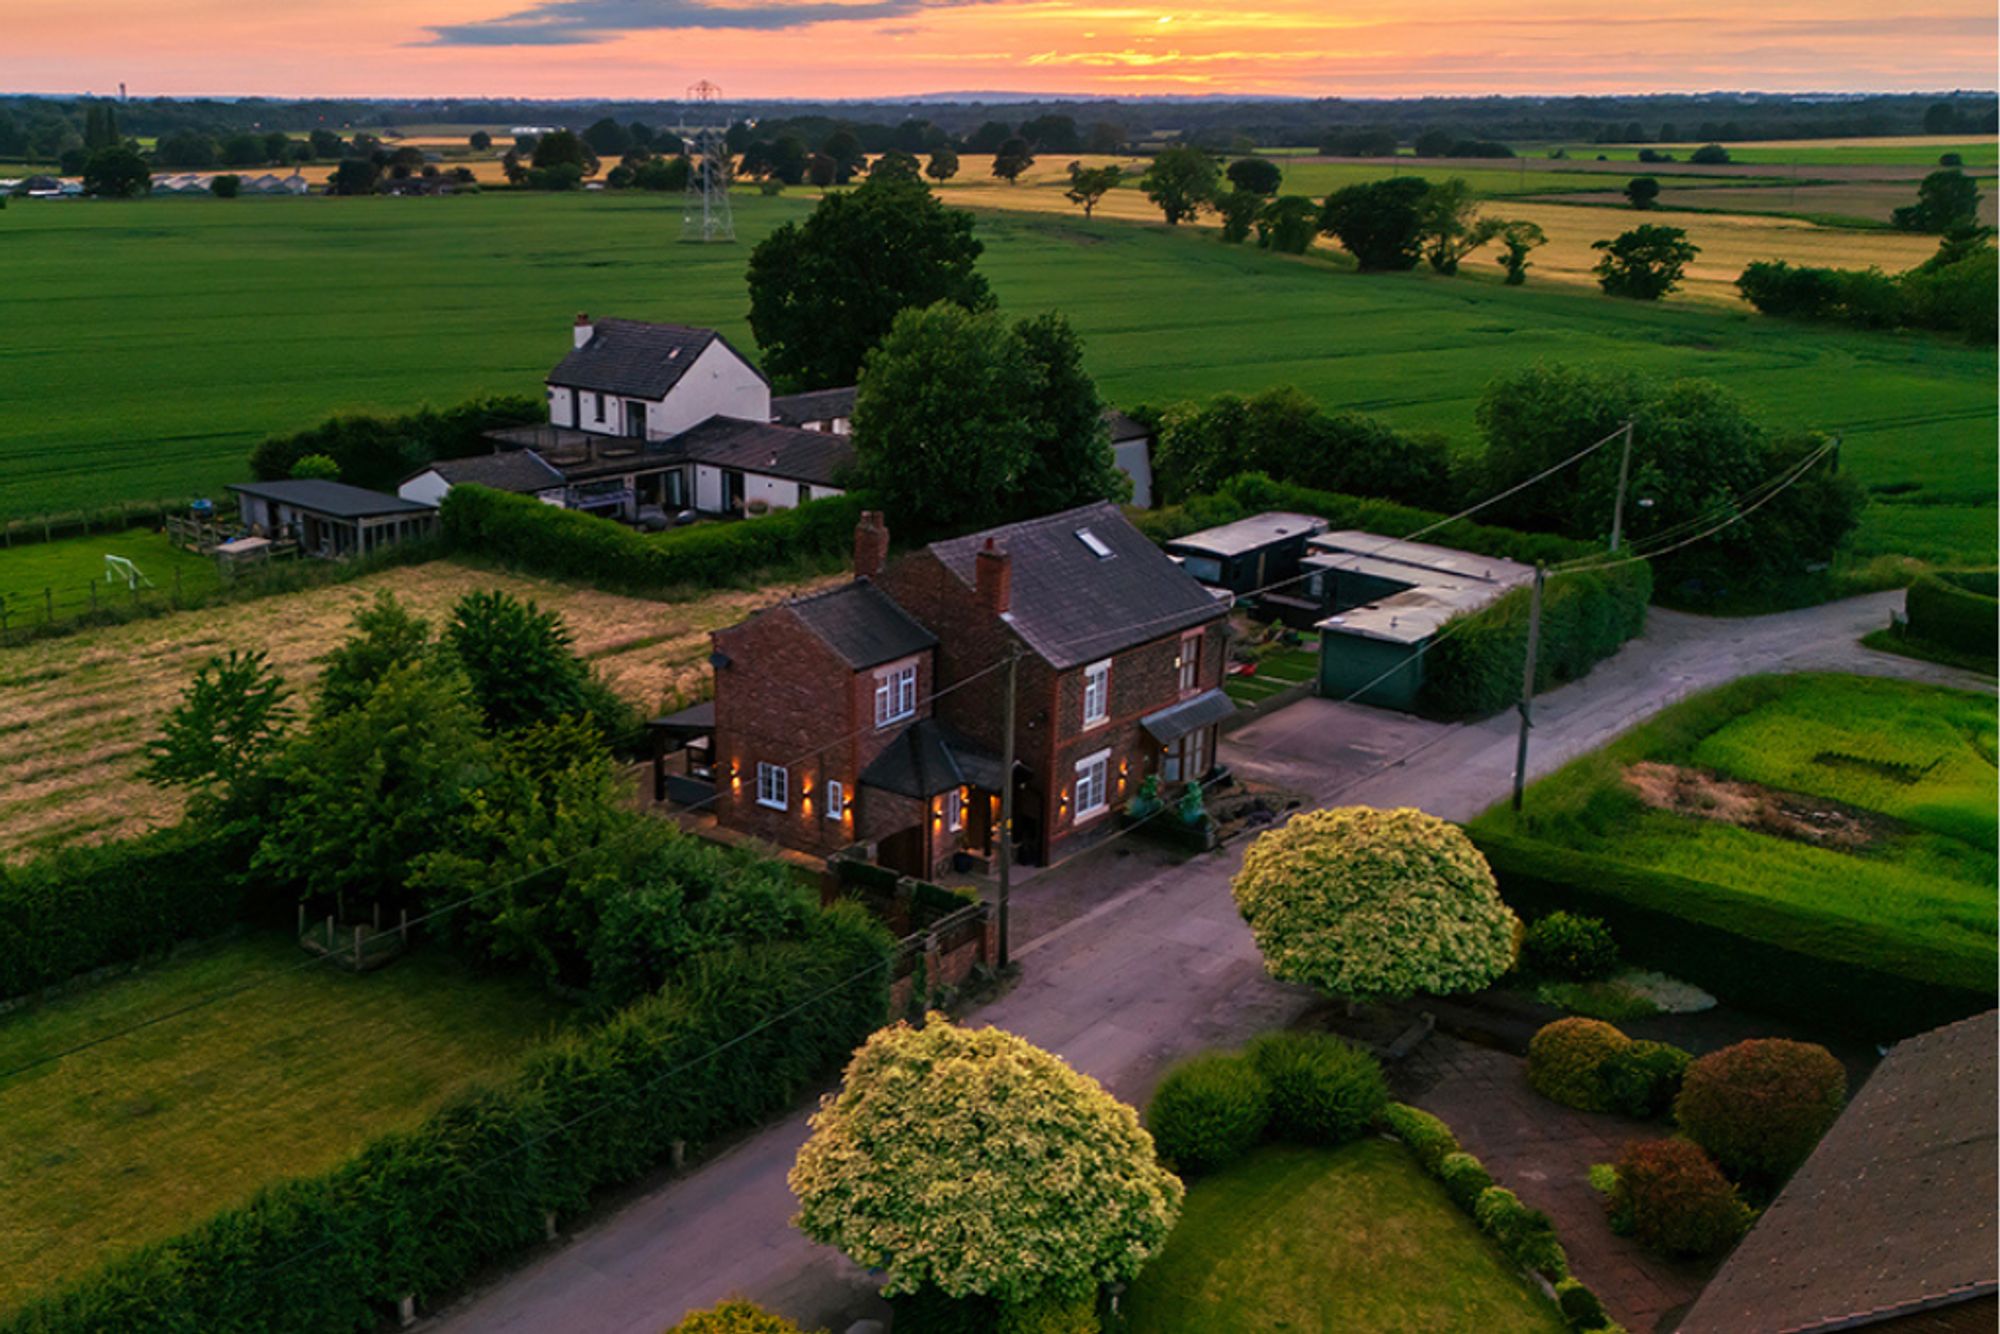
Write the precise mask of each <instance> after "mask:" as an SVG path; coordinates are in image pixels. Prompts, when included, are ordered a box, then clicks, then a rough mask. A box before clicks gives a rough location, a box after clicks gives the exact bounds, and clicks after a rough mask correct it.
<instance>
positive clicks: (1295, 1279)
mask: <svg viewBox="0 0 2000 1334" xmlns="http://www.w3.org/2000/svg"><path fill="white" fill-rule="evenodd" d="M1124 1305H1125V1309H1126V1310H1127V1311H1128V1312H1129V1313H1130V1316H1129V1320H1128V1322H1127V1325H1126V1328H1127V1330H1128V1331H1129V1334H1182V1332H1183V1331H1185V1332H1186V1334H1196V1331H1199V1332H1200V1334H1264V1332H1265V1331H1269V1330H1287V1331H1292V1332H1293V1334H1392V1332H1394V1334H1432V1331H1449V1332H1451V1334H1484V1331H1498V1330H1506V1331H1509V1334H1557V1331H1560V1330H1561V1329H1562V1328H1563V1323H1562V1320H1561V1319H1560V1318H1559V1317H1558V1316H1557V1314H1556V1312H1555V1309H1554V1307H1553V1306H1551V1305H1550V1304H1549V1302H1548V1301H1547V1300H1546V1299H1545V1298H1543V1297H1542V1296H1541V1295H1540V1294H1539V1293H1538V1292H1536V1291H1535V1290H1534V1289H1533V1288H1532V1287H1530V1286H1529V1284H1528V1282H1527V1281H1526V1280H1525V1279H1523V1278H1522V1277H1521V1276H1520V1275H1519V1274H1518V1273H1516V1272H1515V1271H1514V1268H1513V1266H1511V1265H1510V1264H1508V1263H1507V1261H1506V1260H1505V1259H1503V1258H1502V1257H1501V1255H1500V1253H1499V1252H1498V1250H1496V1249H1495V1247H1494V1246H1493V1244H1492V1243H1491V1242H1489V1241H1488V1240H1487V1239H1486V1238H1485V1237H1483V1236H1481V1235H1480V1233H1479V1231H1478V1229H1477V1228H1475V1227H1474V1226H1473V1224H1472V1221H1471V1220H1470V1219H1468V1218H1467V1217H1465V1215H1464V1214H1462V1213H1460V1212H1459V1211H1458V1210H1457V1209H1455V1208H1454V1207H1452V1204H1451V1201H1450V1200H1448V1199H1446V1198H1445V1194H1444V1190H1443V1188H1442V1187H1440V1186H1439V1185H1438V1184H1437V1183H1436V1182H1434V1181H1432V1180H1431V1179H1430V1178H1428V1177H1426V1176H1425V1175H1424V1174H1423V1171H1422V1170H1421V1169H1420V1168H1419V1167H1418V1166H1417V1164H1416V1162H1415V1161H1414V1160H1413V1159H1412V1158H1411V1156H1410V1154H1409V1152H1408V1151H1407V1150H1405V1149H1404V1148H1403V1147H1402V1146H1401V1145H1400V1144H1391V1143H1388V1142H1386V1141H1382V1140H1365V1141H1363V1142H1361V1143H1358V1144H1350V1145H1347V1146H1346V1147H1344V1148H1340V1149H1332V1150H1328V1149H1307V1148H1291V1147H1284V1146H1270V1147H1266V1148H1263V1149H1259V1150H1257V1151H1256V1152H1255V1153H1252V1154H1251V1155H1250V1156H1249V1157H1248V1158H1246V1159H1244V1160H1243V1161H1242V1162H1240V1163H1237V1164H1236V1165H1234V1166H1233V1167H1230V1168H1227V1169H1225V1170H1223V1171H1221V1172H1218V1173H1216V1174H1215V1175H1213V1176H1210V1177H1204V1178H1202V1179H1201V1180H1200V1181H1197V1182H1195V1183H1194V1185H1193V1186H1192V1187H1190V1188H1189V1190H1188V1197H1187V1207H1186V1210H1185V1212H1183V1214H1182V1215H1181V1221H1180V1223H1179V1225H1178V1226H1176V1227H1175V1228H1174V1231H1173V1235H1172V1236H1171V1237H1169V1238H1168V1240H1167V1244H1166V1247H1165V1249H1164V1250H1163V1251H1162V1252H1161V1253H1160V1255H1159V1256H1158V1257H1157V1258H1155V1259H1154V1260H1153V1261H1152V1263H1150V1264H1149V1265H1147V1266H1146V1268H1145V1269H1144V1270H1143V1271H1141V1272H1140V1274H1139V1277H1138V1278H1137V1279H1136V1280H1134V1281H1133V1283H1132V1287H1131V1290H1130V1291H1129V1292H1128V1293H1127V1294H1126V1297H1125V1301H1124Z"/></svg>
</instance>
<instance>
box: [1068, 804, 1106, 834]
mask: <svg viewBox="0 0 2000 1334" xmlns="http://www.w3.org/2000/svg"><path fill="white" fill-rule="evenodd" d="M1110 810H1111V806H1110V803H1108V802H1107V803H1106V804H1104V805H1102V806H1092V807H1091V808H1090V809H1089V810H1087V811H1078V812H1077V813H1076V814H1075V815H1074V816H1073V817H1071V819H1070V827H1071V828H1073V829H1081V828H1082V827H1083V826H1085V825H1087V824H1089V823H1090V822H1091V821H1093V820H1096V819H1099V818H1101V817H1102V816H1104V815H1105V814H1107V813H1108V812H1109V811H1110Z"/></svg>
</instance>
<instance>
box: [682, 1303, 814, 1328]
mask: <svg viewBox="0 0 2000 1334" xmlns="http://www.w3.org/2000/svg"><path fill="white" fill-rule="evenodd" d="M666 1334H801V1331H800V1329H799V1327H798V1326H797V1325H795V1324H793V1323H792V1322H791V1321H789V1320H787V1319H785V1318H784V1317H783V1316H781V1315H773V1314H771V1313H770V1312H769V1311H766V1310H765V1309H764V1308H763V1307H761V1306H756V1305H753V1304H752V1303H750V1302H746V1301H741V1300H731V1301H726V1302H724V1303H722V1304H721V1305H720V1306H711V1307H709V1308H708V1309H707V1310H706V1311H690V1312H688V1313H687V1314H686V1315H685V1316H683V1317H682V1318H681V1322H680V1323H679V1324H678V1325H672V1326H669V1327H668V1329H667V1331H666Z"/></svg>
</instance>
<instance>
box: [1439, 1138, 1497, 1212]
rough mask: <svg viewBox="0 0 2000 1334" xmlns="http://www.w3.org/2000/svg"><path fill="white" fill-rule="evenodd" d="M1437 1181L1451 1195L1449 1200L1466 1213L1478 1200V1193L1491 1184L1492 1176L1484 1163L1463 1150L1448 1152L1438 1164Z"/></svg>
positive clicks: (1470, 1210) (1483, 1191) (1480, 1193)
mask: <svg viewBox="0 0 2000 1334" xmlns="http://www.w3.org/2000/svg"><path fill="white" fill-rule="evenodd" d="M1437 1179H1438V1182H1439V1183H1440V1184H1441V1185H1443V1187H1444V1193H1445V1194H1447V1195H1449V1196H1451V1202H1452V1203H1453V1204H1455V1205H1457V1206H1458V1207H1459V1208H1461V1209H1463V1210H1465V1212H1467V1213H1471V1212H1472V1206H1473V1205H1474V1204H1475V1203H1477V1202H1478V1200H1479V1197H1480V1195H1482V1194H1483V1193H1485V1191H1486V1190H1487V1188H1488V1187H1490V1186H1492V1184H1493V1178H1492V1177H1491V1176H1489V1175H1487V1172H1486V1165H1485V1164H1484V1163H1482V1162H1480V1161H1479V1160H1478V1159H1477V1158H1475V1157H1473V1156H1472V1155H1471V1154H1469V1153H1466V1152H1464V1151H1462V1150H1461V1151H1460V1152H1458V1153H1448V1154H1446V1155H1445V1157H1444V1161H1443V1162H1441V1163H1439V1164H1438V1170H1437Z"/></svg>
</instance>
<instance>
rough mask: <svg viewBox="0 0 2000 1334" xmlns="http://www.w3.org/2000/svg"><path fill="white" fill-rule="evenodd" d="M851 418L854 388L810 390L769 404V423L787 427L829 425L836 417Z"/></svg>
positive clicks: (788, 395)
mask: <svg viewBox="0 0 2000 1334" xmlns="http://www.w3.org/2000/svg"><path fill="white" fill-rule="evenodd" d="M853 415H854V386H853V385H848V386H847V387H846V388H844V389H813V390H809V391H807V392H806V393H803V394H781V395H778V396H777V397H774V398H773V399H772V400H771V420H772V421H775V422H780V423H782V424H784V425H786V426H797V425H799V424H800V423H802V422H824V421H832V420H833V419H834V418H836V417H852V416H853Z"/></svg>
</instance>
